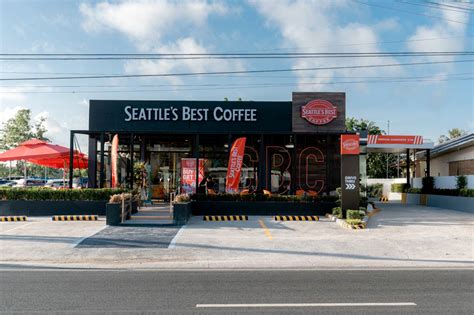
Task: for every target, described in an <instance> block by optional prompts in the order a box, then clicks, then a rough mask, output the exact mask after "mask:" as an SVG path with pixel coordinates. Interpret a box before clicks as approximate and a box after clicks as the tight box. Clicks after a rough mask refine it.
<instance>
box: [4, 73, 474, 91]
mask: <svg viewBox="0 0 474 315" xmlns="http://www.w3.org/2000/svg"><path fill="white" fill-rule="evenodd" d="M465 80H474V77H469V78H455V79H422V80H387V81H383V80H382V81H381V80H372V81H330V82H300V83H293V82H290V83H277V84H273V83H264V84H249V85H225V84H221V85H216V86H208V87H195V88H184V89H183V88H182V89H176V88H171V89H141V90H137V89H134V90H79V91H6V92H2V93H7V94H19V93H21V94H82V93H88V94H92V93H143V92H170V91H205V90H233V89H253V88H274V87H290V86H296V85H309V86H311V85H334V84H366V83H423V82H443V81H465ZM168 86H170V85H168Z"/></svg>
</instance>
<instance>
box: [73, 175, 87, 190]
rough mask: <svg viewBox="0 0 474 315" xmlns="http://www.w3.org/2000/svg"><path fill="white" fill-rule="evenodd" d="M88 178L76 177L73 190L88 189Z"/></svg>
mask: <svg viewBox="0 0 474 315" xmlns="http://www.w3.org/2000/svg"><path fill="white" fill-rule="evenodd" d="M87 180H88V178H87V177H76V178H73V179H72V188H87Z"/></svg>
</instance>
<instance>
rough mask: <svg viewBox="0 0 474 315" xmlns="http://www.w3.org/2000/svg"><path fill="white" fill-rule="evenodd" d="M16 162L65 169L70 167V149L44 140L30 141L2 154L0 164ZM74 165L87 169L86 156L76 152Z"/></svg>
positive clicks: (0, 154)
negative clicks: (22, 161) (20, 161)
mask: <svg viewBox="0 0 474 315" xmlns="http://www.w3.org/2000/svg"><path fill="white" fill-rule="evenodd" d="M16 160H24V161H28V162H32V163H35V164H39V165H43V166H48V167H55V168H64V167H67V166H69V149H68V148H66V147H63V146H60V145H56V144H52V143H48V142H46V141H43V140H38V139H30V140H27V141H25V142H23V143H21V144H20V145H19V146H18V147H16V148H13V149H11V150H8V151H5V152H3V153H0V162H3V161H16ZM76 161H77V162H76ZM76 163H77V166H76ZM73 165H74V167H75V168H85V167H87V158H86V156H85V155H84V154H82V153H80V152H77V151H75V152H74V163H73Z"/></svg>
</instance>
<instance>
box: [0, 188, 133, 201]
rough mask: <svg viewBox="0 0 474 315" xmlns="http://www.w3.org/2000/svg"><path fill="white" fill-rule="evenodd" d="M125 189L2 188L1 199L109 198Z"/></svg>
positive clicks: (0, 190)
mask: <svg viewBox="0 0 474 315" xmlns="http://www.w3.org/2000/svg"><path fill="white" fill-rule="evenodd" d="M124 191H125V190H123V189H109V188H101V189H94V188H85V189H59V190H54V189H50V188H43V187H38V188H2V189H0V200H109V198H110V196H112V195H115V194H120V193H122V192H124Z"/></svg>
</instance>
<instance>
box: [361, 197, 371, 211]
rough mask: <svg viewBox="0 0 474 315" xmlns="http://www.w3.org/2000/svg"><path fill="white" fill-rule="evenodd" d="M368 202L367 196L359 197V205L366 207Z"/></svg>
mask: <svg viewBox="0 0 474 315" xmlns="http://www.w3.org/2000/svg"><path fill="white" fill-rule="evenodd" d="M368 204H369V199H368V198H367V197H361V198H360V200H359V207H364V208H367V206H368Z"/></svg>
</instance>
